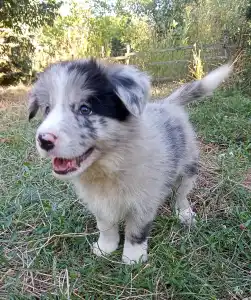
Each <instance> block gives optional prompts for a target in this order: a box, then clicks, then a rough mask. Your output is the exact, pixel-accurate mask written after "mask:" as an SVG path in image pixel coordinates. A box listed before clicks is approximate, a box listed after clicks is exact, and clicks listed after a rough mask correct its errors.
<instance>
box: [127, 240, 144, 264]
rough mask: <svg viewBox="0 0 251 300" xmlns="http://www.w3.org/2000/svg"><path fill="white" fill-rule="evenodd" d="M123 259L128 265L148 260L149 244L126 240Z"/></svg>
mask: <svg viewBox="0 0 251 300" xmlns="http://www.w3.org/2000/svg"><path fill="white" fill-rule="evenodd" d="M122 261H123V262H124V263H126V264H128V265H132V264H135V263H139V262H146V261H147V244H146V243H142V244H133V245H132V244H131V243H129V242H127V241H126V242H125V246H124V251H123V256H122Z"/></svg>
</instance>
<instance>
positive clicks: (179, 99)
mask: <svg viewBox="0 0 251 300" xmlns="http://www.w3.org/2000/svg"><path fill="white" fill-rule="evenodd" d="M232 70H233V66H232V65H231V64H226V65H223V66H221V67H219V68H217V69H215V70H213V71H212V72H210V73H209V74H208V75H206V76H205V77H204V78H202V79H201V80H196V81H192V82H189V83H187V84H184V85H182V86H181V87H180V88H178V89H177V90H176V91H174V92H173V93H172V94H171V95H170V96H169V97H167V98H166V99H165V101H169V102H172V103H176V104H180V105H186V104H187V103H189V102H192V101H196V100H199V99H200V98H203V97H206V96H211V95H212V94H213V91H214V90H215V89H216V88H217V87H218V86H219V85H220V84H221V83H222V81H224V80H225V79H227V78H228V76H229V75H230V74H231V72H232Z"/></svg>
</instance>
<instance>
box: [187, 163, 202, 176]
mask: <svg viewBox="0 0 251 300" xmlns="http://www.w3.org/2000/svg"><path fill="white" fill-rule="evenodd" d="M198 173H199V164H198V162H193V163H190V164H188V165H186V166H185V174H186V175H187V176H188V177H193V176H195V175H198Z"/></svg>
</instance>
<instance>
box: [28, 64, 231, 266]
mask: <svg viewBox="0 0 251 300" xmlns="http://www.w3.org/2000/svg"><path fill="white" fill-rule="evenodd" d="M231 70H232V68H231V66H230V65H224V66H222V67H220V68H218V69H216V70H214V71H213V72H211V73H209V74H208V75H207V76H206V77H204V78H203V79H202V80H200V81H194V82H191V83H188V84H185V85H184V86H182V87H181V88H178V89H177V90H176V91H175V92H174V93H173V94H171V95H170V96H169V97H167V98H166V99H163V100H162V101H159V102H157V103H149V102H148V100H149V98H150V87H151V84H150V79H149V77H148V76H147V74H145V73H143V72H141V71H139V70H138V69H136V68H135V67H132V66H125V65H116V64H114V65H113V64H112V65H104V64H102V63H100V62H98V61H96V60H93V59H87V60H77V61H68V62H61V63H56V64H53V65H51V66H49V67H48V68H47V69H45V70H44V72H43V73H41V74H39V78H38V79H37V81H36V82H35V84H34V86H33V88H32V90H31V92H30V102H29V118H30V119H31V118H33V117H34V116H35V115H36V113H37V111H38V109H41V111H42V112H43V114H44V119H43V121H42V123H41V125H40V126H39V127H38V129H37V133H36V145H37V149H38V152H39V153H40V155H41V156H43V157H48V158H51V159H52V167H53V173H54V175H55V176H56V177H57V178H60V179H65V180H70V181H71V182H72V183H73V184H74V186H75V188H76V191H77V194H78V196H79V198H80V199H81V201H82V202H83V203H85V204H86V205H87V207H88V208H89V210H90V211H91V212H92V213H93V214H94V215H95V217H96V220H97V227H98V229H99V231H100V235H99V238H98V240H97V242H96V243H94V245H93V248H92V249H93V252H94V253H95V254H96V255H99V256H100V255H107V254H109V253H111V252H113V251H114V250H116V249H117V247H118V244H119V240H120V236H119V230H118V224H119V222H120V221H124V222H125V241H124V249H123V258H122V259H123V262H125V263H128V264H130V263H135V262H139V261H146V260H147V243H148V237H149V232H150V229H151V224H152V222H153V220H154V218H155V216H156V213H157V210H158V208H159V207H160V206H161V205H162V204H163V203H164V202H165V200H166V199H167V197H168V196H169V195H170V193H171V191H172V189H173V187H175V186H176V187H177V193H176V202H175V208H176V212H177V214H178V216H179V218H180V220H181V222H183V223H186V224H192V223H193V222H194V213H193V211H192V209H191V207H190V204H189V202H188V200H187V195H188V193H189V192H190V191H191V189H192V187H193V184H194V182H195V179H196V175H197V172H198V157H199V151H198V147H197V145H196V137H195V133H194V130H193V128H192V126H191V124H190V122H189V119H188V115H187V113H186V112H185V110H184V108H183V106H184V105H186V104H187V103H188V102H191V101H193V100H197V99H199V98H202V97H204V96H207V95H210V94H211V93H212V92H213V90H214V89H215V88H217V87H218V85H219V84H220V83H221V82H222V81H223V80H224V79H226V78H227V77H228V75H229V74H230V73H231ZM68 164H69V165H68ZM71 164H74V167H72V165H71ZM71 168H72V169H71Z"/></svg>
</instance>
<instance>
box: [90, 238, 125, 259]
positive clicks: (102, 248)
mask: <svg viewBox="0 0 251 300" xmlns="http://www.w3.org/2000/svg"><path fill="white" fill-rule="evenodd" d="M118 244H119V242H118V241H117V240H116V241H105V240H103V239H102V240H100V239H99V240H98V241H97V242H96V243H93V245H92V252H93V253H94V254H95V255H97V256H105V255H108V254H110V253H112V252H113V251H115V250H116V249H117V248H118Z"/></svg>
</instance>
